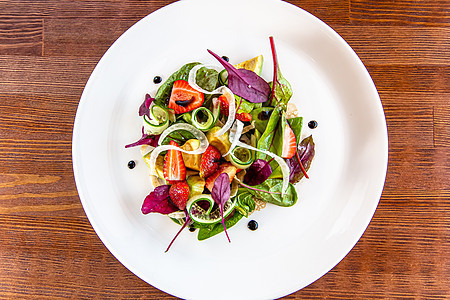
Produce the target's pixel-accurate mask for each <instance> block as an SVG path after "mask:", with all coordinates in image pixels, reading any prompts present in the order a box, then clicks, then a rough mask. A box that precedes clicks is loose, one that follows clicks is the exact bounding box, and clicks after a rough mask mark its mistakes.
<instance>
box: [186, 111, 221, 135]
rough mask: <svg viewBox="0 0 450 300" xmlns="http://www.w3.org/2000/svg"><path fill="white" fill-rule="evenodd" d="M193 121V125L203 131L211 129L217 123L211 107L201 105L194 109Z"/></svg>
mask: <svg viewBox="0 0 450 300" xmlns="http://www.w3.org/2000/svg"><path fill="white" fill-rule="evenodd" d="M191 122H192V125H194V126H195V127H197V128H198V129H200V130H201V131H209V130H210V129H211V128H212V127H213V126H214V124H215V123H216V120H215V118H214V115H213V113H212V112H211V111H210V110H209V109H207V108H206V107H203V106H200V107H199V108H197V109H195V110H193V111H192V116H191Z"/></svg>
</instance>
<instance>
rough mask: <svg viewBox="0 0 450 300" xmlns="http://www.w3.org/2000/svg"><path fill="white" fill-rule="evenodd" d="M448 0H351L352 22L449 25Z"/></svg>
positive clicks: (449, 8)
mask: <svg viewBox="0 0 450 300" xmlns="http://www.w3.org/2000/svg"><path fill="white" fill-rule="evenodd" d="M449 4H450V3H449V1H448V0H421V1H411V0H397V1H390V0H378V1H375V2H374V1H370V0H350V20H351V22H352V24H377V25H414V26H448V25H449V23H450V5H449Z"/></svg>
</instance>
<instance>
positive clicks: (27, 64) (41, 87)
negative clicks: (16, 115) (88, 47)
mask: <svg viewBox="0 0 450 300" xmlns="http://www.w3.org/2000/svg"><path fill="white" fill-rule="evenodd" d="M96 64H97V59H94V58H79V57H78V58H74V57H56V58H42V57H26V56H0V72H1V74H2V81H1V82H0V94H28V95H33V96H36V95H41V96H49V95H52V96H54V97H59V99H63V98H62V97H68V99H66V100H68V101H69V102H71V101H78V100H76V99H79V97H80V96H81V93H82V91H83V89H84V86H85V84H86V82H87V80H88V78H89V76H90V74H91V72H92V71H93V69H94V67H95V65H96Z"/></svg>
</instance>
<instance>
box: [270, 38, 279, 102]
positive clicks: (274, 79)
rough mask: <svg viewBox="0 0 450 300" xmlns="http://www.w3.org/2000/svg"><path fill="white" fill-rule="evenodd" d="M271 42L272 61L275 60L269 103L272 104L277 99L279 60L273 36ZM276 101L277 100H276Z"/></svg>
mask: <svg viewBox="0 0 450 300" xmlns="http://www.w3.org/2000/svg"><path fill="white" fill-rule="evenodd" d="M269 40H270V49H271V50H272V59H273V80H272V93H271V95H270V101H269V103H272V100H273V98H274V97H275V86H276V84H277V76H278V60H277V53H276V51H275V42H274V41H273V36H270V37H269ZM275 100H277V99H276V98H275ZM277 101H278V100H277Z"/></svg>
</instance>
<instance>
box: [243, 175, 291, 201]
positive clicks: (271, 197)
mask: <svg viewBox="0 0 450 300" xmlns="http://www.w3.org/2000/svg"><path fill="white" fill-rule="evenodd" d="M253 188H256V189H260V190H263V191H268V192H271V193H266V192H262V191H257V190H251V189H247V188H246V190H247V191H248V192H249V193H250V194H252V195H253V196H254V197H255V198H257V199H260V200H262V201H265V202H268V203H272V204H275V205H278V206H286V207H287V206H292V205H294V204H295V203H296V202H297V191H296V190H295V187H294V185H293V184H292V183H289V186H288V188H287V190H286V193H285V194H284V195H283V196H281V191H282V188H283V180H282V179H271V178H269V179H267V180H266V181H264V182H263V183H261V184H259V185H255V186H254V187H253Z"/></svg>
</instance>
